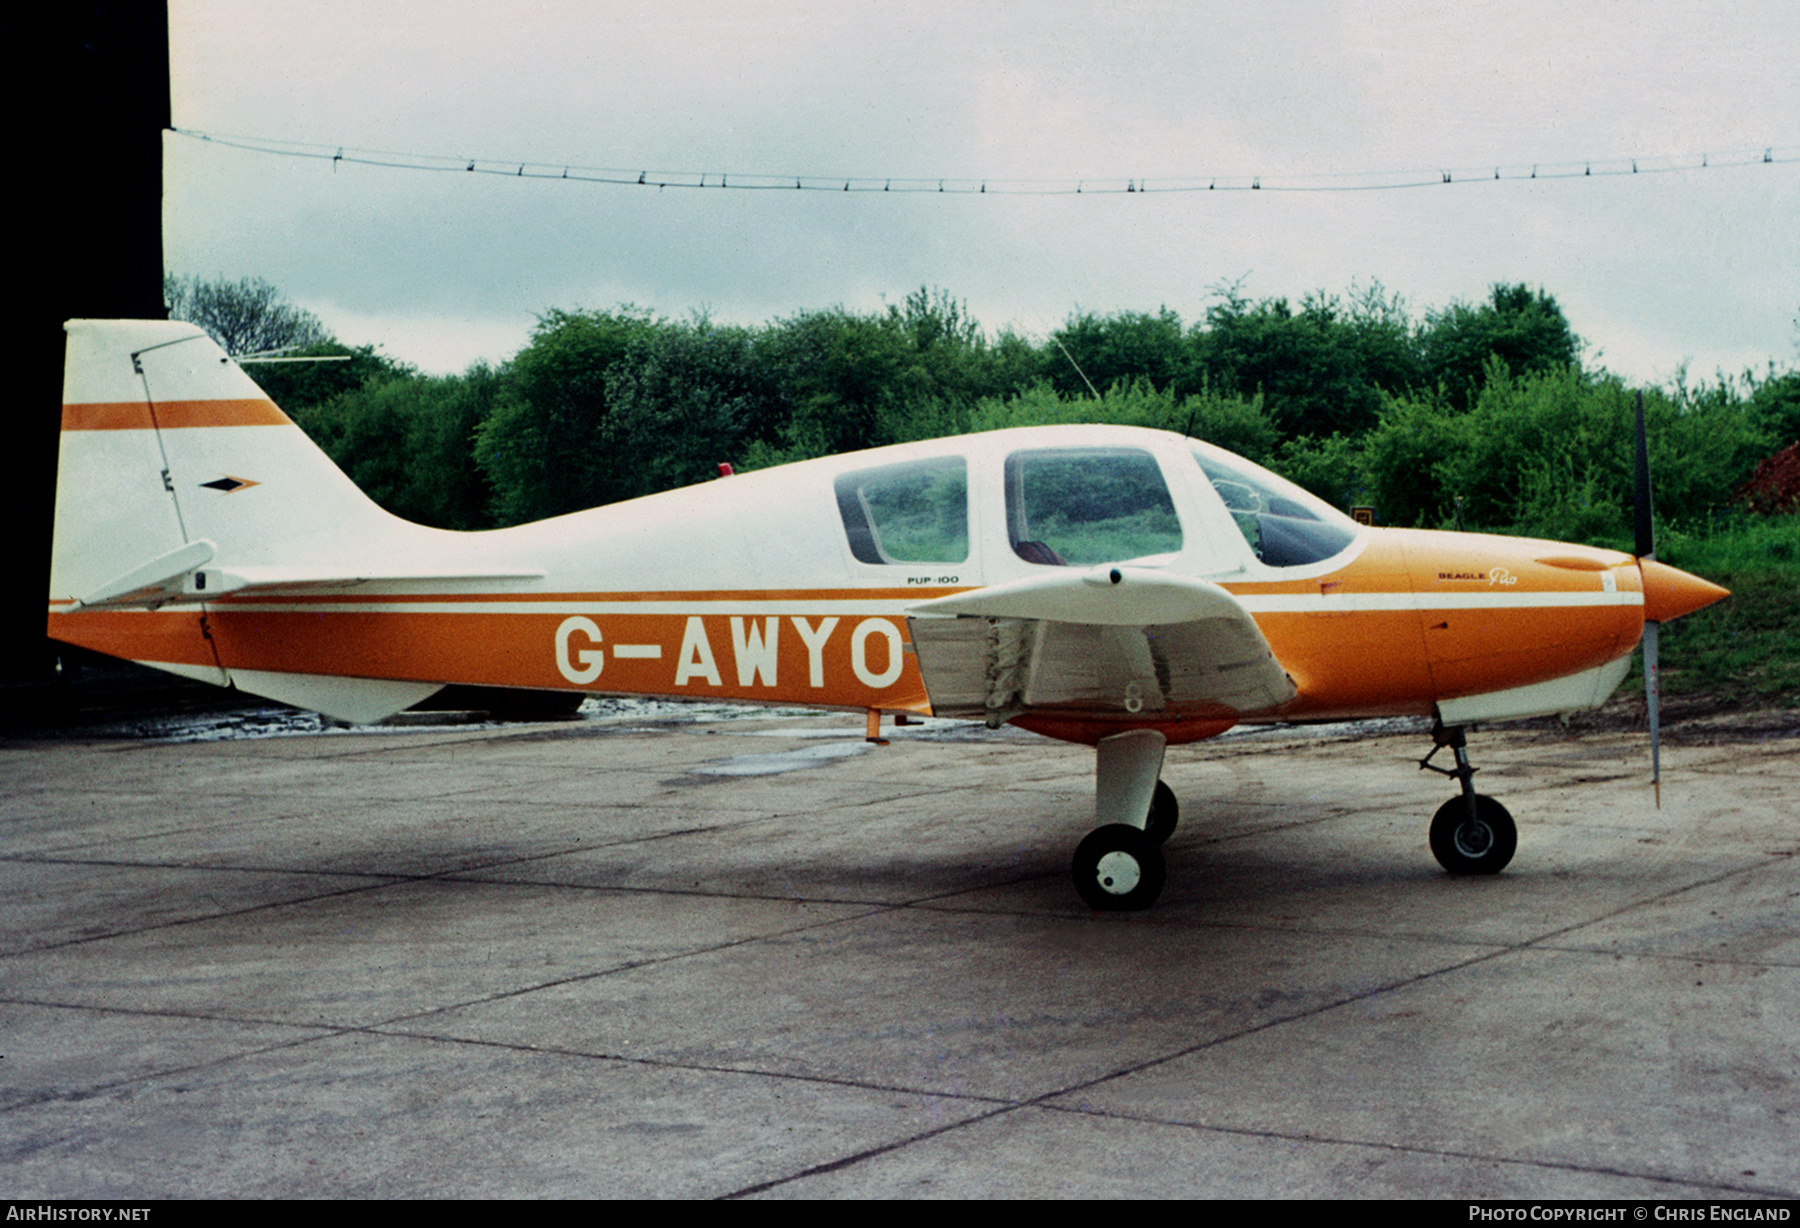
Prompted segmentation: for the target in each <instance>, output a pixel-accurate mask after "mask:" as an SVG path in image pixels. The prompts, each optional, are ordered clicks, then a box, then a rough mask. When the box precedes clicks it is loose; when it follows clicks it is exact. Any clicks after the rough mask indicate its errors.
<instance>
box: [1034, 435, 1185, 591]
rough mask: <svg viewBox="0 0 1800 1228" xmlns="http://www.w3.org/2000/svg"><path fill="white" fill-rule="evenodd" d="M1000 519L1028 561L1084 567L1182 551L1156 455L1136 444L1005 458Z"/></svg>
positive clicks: (1167, 491) (1179, 529)
mask: <svg viewBox="0 0 1800 1228" xmlns="http://www.w3.org/2000/svg"><path fill="white" fill-rule="evenodd" d="M1006 524H1007V536H1008V539H1009V540H1010V542H1011V543H1012V548H1013V553H1014V554H1016V555H1018V556H1019V557H1020V558H1022V559H1024V560H1025V561H1026V562H1028V563H1044V564H1050V565H1052V566H1056V565H1071V566H1087V565H1091V564H1095V563H1119V562H1124V561H1126V560H1128V559H1137V558H1144V557H1146V556H1149V555H1158V554H1173V553H1175V552H1177V551H1179V550H1180V549H1181V521H1180V520H1179V519H1178V518H1177V517H1176V515H1175V504H1174V502H1173V501H1172V500H1171V499H1170V498H1169V488H1168V486H1167V485H1166V484H1165V483H1164V482H1163V475H1162V469H1161V467H1160V466H1159V465H1158V464H1157V463H1156V458H1155V457H1153V456H1152V455H1150V453H1148V452H1143V451H1140V450H1138V449H1136V448H1058V449H1055V450H1045V451H1039V452H1015V453H1013V454H1012V455H1011V456H1009V457H1007V458H1006Z"/></svg>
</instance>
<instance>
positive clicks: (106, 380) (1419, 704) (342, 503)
mask: <svg viewBox="0 0 1800 1228" xmlns="http://www.w3.org/2000/svg"><path fill="white" fill-rule="evenodd" d="M67 330H68V359H67V373H66V383H65V389H64V397H63V399H64V405H63V411H62V413H63V418H62V449H61V461H60V470H59V474H58V484H57V498H56V535H55V546H54V562H53V567H52V573H51V584H50V606H49V611H50V612H49V631H50V634H51V635H52V636H53V637H55V638H56V639H59V640H63V641H66V642H68V643H72V644H78V645H81V646H83V647H86V648H91V649H95V650H97V651H100V652H104V653H109V654H111V655H113V656H118V657H124V658H127V659H129V660H132V661H138V662H142V663H143V664H146V665H151V666H155V667H156V668H158V669H164V670H168V671H170V672H172V673H176V674H180V675H183V676H186V677H189V678H198V679H202V680H204V681H207V682H211V683H216V684H218V685H221V686H235V687H237V688H238V689H240V690H243V691H247V692H250V693H252V694H256V695H261V696H267V697H269V698H272V699H277V700H281V701H283V702H286V703H290V704H294V705H297V706H300V707H305V708H312V709H316V710H318V711H321V712H324V713H326V714H328V715H330V716H334V717H338V718H341V719H343V720H347V721H353V722H368V721H375V720H379V719H381V718H383V717H385V716H388V715H390V714H392V713H394V712H397V711H399V710H400V709H402V708H406V707H408V706H410V705H412V704H414V703H417V702H419V701H420V700H422V699H425V698H426V697H427V696H429V695H431V694H432V693H433V692H434V691H436V690H437V689H439V688H440V687H441V686H443V685H445V684H448V683H471V684H481V685H488V686H506V687H527V688H544V689H574V690H580V691H591V692H596V693H609V694H623V695H674V696H692V697H697V698H701V697H703V698H707V699H725V700H739V701H745V702H750V703H778V704H806V705H816V706H823V707H832V708H846V709H854V710H860V711H864V712H866V713H867V714H868V717H869V725H870V731H871V736H873V734H874V732H875V730H876V728H877V727H878V723H879V719H880V714H881V713H895V714H935V715H938V716H948V717H966V718H970V719H975V720H982V721H986V722H987V723H988V724H989V725H992V726H998V725H1000V724H1002V723H1007V722H1010V723H1012V724H1015V725H1019V726H1021V727H1023V728H1025V729H1029V730H1032V731H1035V732H1037V733H1041V734H1046V735H1048V736H1050V737H1054V738H1061V739H1066V740H1069V741H1073V742H1079V743H1086V744H1090V745H1093V746H1094V747H1095V748H1096V751H1097V770H1096V806H1095V811H1096V820H1097V821H1096V828H1095V830H1094V832H1093V833H1092V834H1091V835H1089V836H1088V837H1087V838H1086V839H1085V840H1083V841H1082V842H1081V844H1080V846H1079V848H1078V849H1077V851H1076V853H1075V864H1074V871H1075V882H1076V888H1077V890H1078V891H1079V892H1080V894H1081V896H1082V898H1083V899H1085V900H1087V901H1088V902H1089V903H1090V904H1092V905H1093V906H1094V907H1096V908H1110V909H1126V908H1141V907H1144V906H1147V905H1148V904H1150V903H1151V902H1152V901H1153V900H1154V899H1155V898H1156V896H1157V894H1158V892H1159V891H1160V890H1161V888H1162V884H1163V878H1164V865H1163V856H1162V852H1161V848H1160V846H1161V844H1162V842H1163V841H1164V840H1166V839H1167V838H1168V836H1169V834H1170V832H1172V831H1173V829H1174V825H1175V821H1176V802H1175V799H1174V797H1173V796H1172V794H1171V793H1170V792H1169V790H1168V788H1167V787H1166V786H1165V785H1163V784H1162V783H1161V781H1160V780H1159V779H1158V777H1159V775H1160V773H1161V768H1162V760H1163V754H1164V749H1165V747H1166V746H1168V745H1169V744H1170V743H1180V742H1189V741H1194V740H1196V739H1200V738H1209V737H1213V736H1215V735H1217V734H1219V733H1222V732H1224V731H1225V730H1227V729H1229V728H1231V727H1232V726H1233V725H1234V724H1237V723H1239V722H1245V721H1249V722H1280V721H1291V722H1297V721H1336V720H1345V719H1350V718H1358V717H1377V716H1394V715H1421V716H1433V717H1435V718H1436V721H1437V725H1436V729H1435V732H1434V737H1435V740H1436V747H1435V748H1434V750H1433V752H1432V754H1436V751H1437V749H1438V748H1442V747H1444V746H1449V747H1451V748H1452V749H1453V750H1454V753H1455V759H1456V763H1457V766H1456V767H1455V768H1454V769H1443V768H1438V769H1436V770H1439V771H1443V772H1445V774H1447V775H1451V776H1454V777H1456V778H1457V779H1458V780H1459V781H1460V782H1461V796H1458V797H1453V798H1452V799H1451V800H1450V801H1449V802H1447V803H1445V805H1444V807H1443V808H1442V809H1441V810H1439V812H1438V814H1437V816H1436V818H1435V819H1434V820H1433V822H1432V825H1431V845H1432V849H1433V851H1434V853H1435V854H1436V855H1437V857H1438V860H1439V861H1440V862H1442V863H1443V865H1444V866H1445V868H1446V869H1448V870H1449V871H1451V872H1452V873H1474V874H1488V873H1494V872H1496V871H1498V870H1500V869H1501V868H1502V867H1504V866H1505V865H1506V863H1507V861H1508V860H1509V859H1510V857H1511V856H1512V853H1513V851H1514V847H1515V845H1516V839H1517V837H1516V832H1515V829H1514V825H1513V821H1512V819H1511V817H1510V816H1509V815H1508V814H1507V813H1506V811H1505V809H1504V808H1503V807H1501V806H1500V805H1499V803H1497V802H1495V801H1493V800H1492V799H1491V798H1487V797H1484V796H1481V795H1478V794H1477V793H1475V791H1474V789H1473V787H1472V784H1471V777H1472V775H1473V772H1474V769H1473V768H1471V767H1470V766H1469V763H1468V759H1467V755H1466V751H1465V744H1464V737H1463V730H1464V728H1465V727H1466V726H1468V725H1470V724H1473V723H1475V722H1479V721H1493V720H1503V719H1507V718H1513V717H1522V716H1529V715H1536V714H1541V713H1553V712H1566V711H1571V710H1575V709H1582V708H1590V707H1594V706H1597V705H1598V704H1600V703H1601V702H1602V701H1604V700H1605V699H1606V697H1607V696H1608V695H1609V694H1611V692H1612V691H1613V689H1614V688H1615V687H1616V686H1617V685H1618V683H1619V681H1620V680H1621V679H1622V678H1623V676H1624V674H1625V672H1626V669H1627V667H1628V665H1629V662H1630V656H1631V653H1632V651H1633V650H1634V649H1635V648H1636V647H1637V645H1638V642H1639V640H1640V637H1643V636H1644V632H1645V628H1646V627H1647V626H1649V627H1652V628H1653V627H1654V626H1655V624H1656V623H1659V622H1662V621H1665V620H1667V619H1671V618H1675V617H1679V616H1680V615H1682V614H1685V613H1687V612H1689V611H1692V610H1695V609H1698V608H1700V607H1701V606H1704V605H1707V604H1709V603H1710V602H1713V601H1716V600H1718V599H1719V598H1721V597H1723V596H1725V595H1726V594H1725V591H1724V590H1723V589H1720V588H1718V587H1716V586H1714V585H1712V584H1709V583H1707V582H1706V581H1704V580H1700V579H1697V578H1695V577H1693V576H1690V575H1687V574H1685V573H1683V572H1680V571H1677V570H1675V569H1673V568H1670V567H1667V566H1664V565H1662V564H1659V563H1656V562H1655V561H1654V560H1653V559H1651V558H1649V557H1647V556H1648V555H1649V554H1650V553H1651V551H1650V550H1648V549H1645V548H1642V546H1640V555H1642V556H1645V557H1634V556H1632V555H1628V554H1621V553H1617V552H1614V551H1608V550H1599V549H1593V548H1589V547H1584V546H1575V545H1566V544H1560V543H1556V542H1548V541H1534V540H1528V539H1523V538H1507V537H1493V536H1485V535H1477V534H1463V533H1442V532H1427V531H1420V530H1402V529H1377V528H1369V527H1366V526H1362V525H1358V524H1357V523H1355V522H1354V521H1352V520H1350V519H1348V518H1347V517H1345V516H1343V515H1342V514H1341V513H1339V512H1337V511H1335V510H1334V509H1332V508H1331V507H1329V506H1328V505H1326V504H1324V503H1322V502H1321V501H1319V500H1318V499H1315V498H1314V497H1313V496H1311V495H1309V494H1307V493H1306V492H1304V491H1302V490H1300V489H1299V488H1298V487H1295V486H1293V485H1291V484H1290V483H1288V482H1286V481H1283V480H1282V479H1281V478H1278V477H1276V476H1275V475H1273V474H1271V473H1269V472H1267V471H1265V470H1263V469H1261V468H1258V467H1257V466H1256V465H1253V464H1251V463H1249V462H1247V461H1245V460H1242V459H1240V458H1238V457H1236V456H1233V455H1232V454H1230V453H1228V452H1225V451H1222V450H1221V449H1219V448H1215V447H1212V446H1210V445H1208V444H1205V443H1199V442H1196V441H1194V440H1191V439H1187V438H1183V437H1182V436H1179V435H1174V434H1169V433H1164V432H1158V431H1147V430H1140V429H1135V428H1125V427H1111V426H1059V427H1043V428H1026V429H1019V430H1008V431H995V432H992V433H987V434H979V435H971V436H963V437H959V438H952V439H941V440H934V441H932V442H929V443H915V444H903V445H900V446H897V447H889V448H880V449H876V450H874V451H869V452H860V453H855V454H852V455H847V456H840V457H834V458H830V459H825V460H815V461H807V462H803V463H800V464H795V465H787V466H783V467H781V468H777V469H769V470H764V471H761V472H756V473H748V474H744V475H741V476H735V477H730V478H725V479H721V480H718V481H714V482H710V483H707V484H705V485H702V486H696V487H690V488H688V489H685V490H677V491H671V492H669V493H666V494H660V495H653V496H650V497H648V498H643V499H635V500H632V501H629V502H626V503H619V504H614V505H612V506H609V507H600V508H595V509H593V510H592V511H586V512H579V513H576V514H573V515H568V516H559V517H557V518H555V519H552V520H546V521H541V522H538V523H536V524H528V525H521V526H518V527H516V528H510V529H495V530H490V531H487V532H477V533H458V532H449V531H445V530H438V529H428V528H424V527H421V526H419V525H415V524H410V523H408V522H406V521H403V520H400V519H398V518H396V517H394V516H392V515H389V514H388V513H387V512H384V511H382V510H381V509H380V508H378V507H377V506H376V505H375V504H374V503H372V502H371V501H370V500H369V499H368V498H367V497H366V496H364V495H363V494H362V492H361V491H359V490H358V489H357V488H356V487H355V486H354V485H353V484H352V483H351V482H350V480H349V479H348V478H347V477H345V476H344V474H343V473H342V472H340V471H339V470H338V469H337V468H336V466H334V465H333V464H332V463H331V461H330V460H329V459H328V458H327V457H326V456H325V454H324V453H323V452H321V451H320V450H319V449H318V448H317V447H315V446H314V445H313V444H312V442H311V441H310V440H308V439H307V438H306V436H305V435H304V434H302V433H301V431H300V429H299V428H298V427H296V426H295V425H294V424H293V423H292V422H291V421H290V420H289V419H288V418H287V417H286V415H284V414H283V413H282V412H281V410H280V409H278V408H277V407H276V406H275V405H274V403H273V402H271V401H270V400H269V399H268V398H267V397H266V396H265V395H264V394H263V392H262V390H261V389H260V388H258V387H257V385H256V384H255V383H254V382H253V381H251V380H250V379H249V378H248V377H247V376H246V375H245V374H244V373H243V371H242V370H241V369H240V368H239V367H238V366H237V364H236V363H234V362H233V361H232V360H231V359H229V358H228V357H227V356H226V355H225V354H224V353H223V352H221V351H220V349H219V348H218V347H217V346H216V345H215V344H214V343H213V342H212V341H211V340H210V339H208V338H207V337H206V335H205V334H204V333H202V332H201V331H200V330H199V329H198V328H195V327H193V326H192V325H188V324H180V323H170V322H143V321H91V320H78V321H72V322H71V323H70V324H69V325H68V326H67ZM1647 646H1648V645H1647ZM1429 758H1430V756H1427V759H1428V760H1429Z"/></svg>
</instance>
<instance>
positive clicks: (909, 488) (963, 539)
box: [836, 456, 969, 563]
mask: <svg viewBox="0 0 1800 1228" xmlns="http://www.w3.org/2000/svg"><path fill="white" fill-rule="evenodd" d="M836 486H837V504H838V514H839V515H841V516H842V517H843V520H844V532H845V533H846V534H848V535H849V538H850V552H851V553H852V554H854V555H855V556H856V557H857V558H858V559H859V560H860V561H862V562H864V563H961V562H964V561H966V560H967V559H968V557H969V469H968V463H967V462H966V461H965V460H964V459H963V458H962V457H960V456H944V457H934V458H932V459H930V460H919V461H907V462H905V463H903V464H899V465H884V466H882V467H881V468H879V469H859V470H857V471H856V472H854V473H846V474H842V475H840V476H839V477H838V480H837V483H836Z"/></svg>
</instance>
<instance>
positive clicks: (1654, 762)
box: [1644, 623, 1662, 810]
mask: <svg viewBox="0 0 1800 1228" xmlns="http://www.w3.org/2000/svg"><path fill="white" fill-rule="evenodd" d="M1661 632H1662V624H1661V623H1645V624H1644V710H1645V711H1646V712H1648V713H1649V714H1650V784H1651V787H1652V788H1654V789H1655V790H1656V808H1657V809H1658V810H1661V809H1662V729H1661V727H1660V726H1661V721H1660V720H1659V718H1658V712H1657V709H1658V707H1659V705H1660V702H1661V701H1660V694H1661V687H1660V684H1659V682H1658V680H1657V676H1656V648H1657V641H1658V639H1660V638H1661Z"/></svg>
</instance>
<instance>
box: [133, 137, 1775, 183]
mask: <svg viewBox="0 0 1800 1228" xmlns="http://www.w3.org/2000/svg"><path fill="white" fill-rule="evenodd" d="M169 131H171V132H173V133H175V134H176V135H178V136H181V137H185V138H187V139H189V140H192V141H197V142H202V143H206V144H212V145H219V146H223V147H226V148H231V149H243V150H249V151H253V152H256V153H264V154H271V155H274V156H278V157H288V158H303V159H311V160H316V161H322V162H326V161H328V162H330V163H331V164H332V166H333V168H334V169H335V167H336V166H337V165H338V164H340V163H347V164H351V165H356V166H370V167H382V168H387V169H394V170H414V171H435V172H440V173H461V174H474V175H494V176H504V177H506V178H509V179H558V180H567V181H569V182H571V183H592V184H603V185H610V186H617V187H645V188H655V189H657V190H659V191H661V190H666V189H670V188H685V189H689V190H693V191H702V190H707V191H721V190H723V191H739V192H794V191H812V192H840V193H841V192H862V193H869V192H882V193H896V194H909V195H918V194H925V193H935V194H939V195H962V196H1122V195H1138V194H1155V195H1167V194H1193V193H1200V192H1381V191H1396V190H1400V189H1407V188H1427V187H1442V186H1446V185H1449V186H1456V185H1472V184H1478V183H1495V182H1519V181H1530V180H1536V179H1545V180H1561V179H1590V178H1616V177H1620V176H1629V175H1660V174H1672V173H1677V172H1689V171H1706V170H1721V169H1725V168H1728V167H1738V166H1752V165H1757V164H1765V165H1775V164H1785V163H1793V162H1800V146H1774V145H1769V146H1760V147H1756V148H1746V149H1732V150H1726V151H1723V152H1707V153H1696V154H1673V155H1656V156H1640V157H1629V156H1625V157H1609V158H1589V159H1577V160H1574V161H1563V162H1532V163H1526V162H1518V163H1501V164H1499V165H1494V166H1485V165H1484V166H1462V167H1440V168H1434V169H1415V170H1395V171H1351V172H1329V173H1325V172H1322V173H1312V174H1281V175H1265V174H1242V173H1233V174H1216V175H1192V174H1189V175H1169V176H1154V177H1144V178H1125V179H1119V178H1110V179H1107V178H1098V177H1090V178H1078V177H1069V178H1044V179H1009V178H999V177H973V178H971V177H961V178H958V177H943V178H929V177H927V178H920V177H907V176H897V175H895V176H871V175H820V174H779V175H778V174H766V173H744V172H741V171H670V170H653V169H649V168H643V167H639V168H625V167H593V166H578V165H575V164H573V163H569V164H562V163H545V162H532V161H529V160H522V159H517V158H471V157H463V156H457V157H450V156H446V155H441V154H422V153H403V152H397V151H394V150H372V149H356V148H352V147H350V146H343V145H321V144H317V143H312V142H305V141H288V140H282V139H277V138H269V137H254V136H232V135H225V134H220V133H211V132H201V131H198V130H196V129H192V128H171V129H170V130H169Z"/></svg>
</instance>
